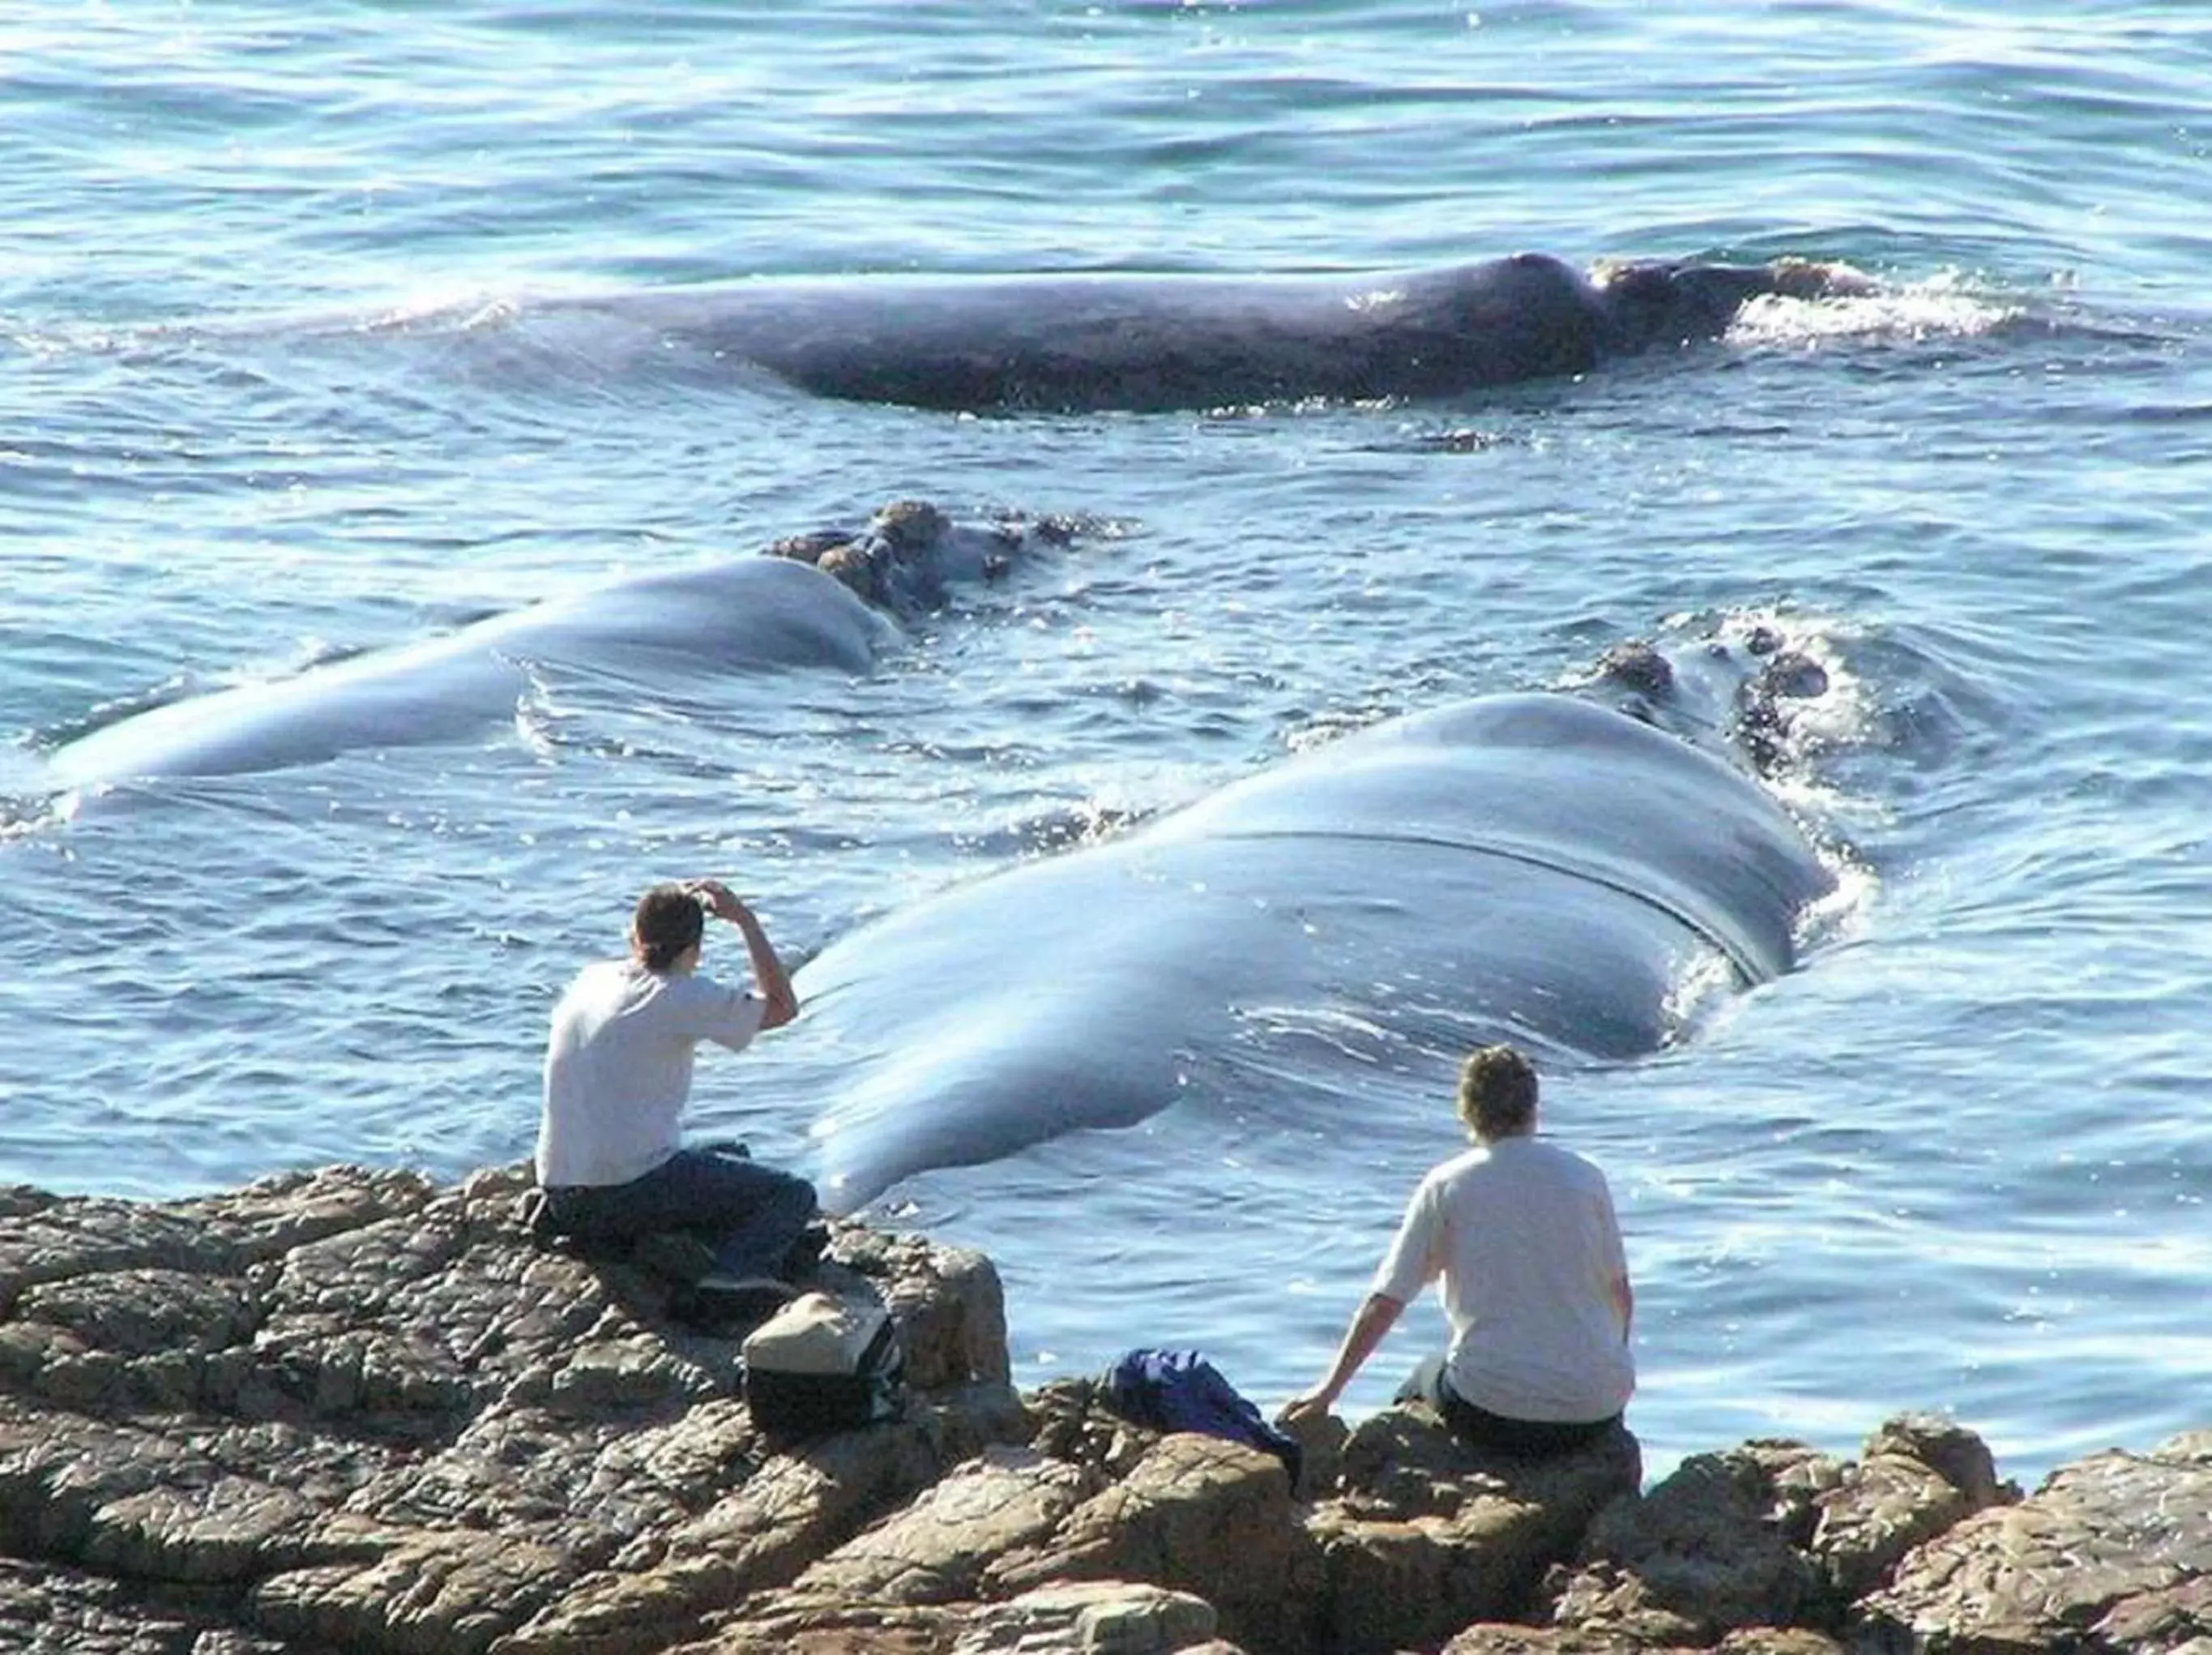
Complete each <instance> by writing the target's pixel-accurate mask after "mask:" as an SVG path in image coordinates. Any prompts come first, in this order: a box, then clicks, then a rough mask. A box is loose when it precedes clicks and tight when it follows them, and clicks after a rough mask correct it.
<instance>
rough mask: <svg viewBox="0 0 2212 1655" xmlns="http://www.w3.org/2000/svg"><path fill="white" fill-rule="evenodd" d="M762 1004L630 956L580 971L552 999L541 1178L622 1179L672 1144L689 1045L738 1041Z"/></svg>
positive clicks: (655, 1161)
mask: <svg viewBox="0 0 2212 1655" xmlns="http://www.w3.org/2000/svg"><path fill="white" fill-rule="evenodd" d="M766 1011H767V1007H766V1005H765V1003H764V1002H763V1001H760V1000H759V999H757V998H756V997H755V996H753V995H750V994H747V993H746V992H745V991H744V989H730V988H725V987H724V986H723V985H722V984H720V983H716V982H714V980H713V979H712V978H709V977H699V976H696V975H690V976H677V975H670V976H666V977H663V976H660V975H658V974H656V973H654V972H652V971H648V970H646V969H645V967H643V966H642V965H640V964H637V962H636V961H635V960H628V959H603V960H599V961H596V962H594V963H593V964H590V965H586V967H585V968H584V969H583V970H581V971H580V972H579V973H577V976H576V980H575V982H574V983H571V984H569V985H568V993H567V994H565V995H562V996H561V1003H560V1004H559V1005H558V1006H556V1007H554V1008H553V1032H552V1037H551V1038H550V1039H549V1040H548V1041H547V1042H546V1044H545V1109H544V1116H543V1117H541V1119H540V1120H539V1123H538V1183H543V1184H574V1183H588V1184H611V1183H629V1181H630V1180H631V1179H632V1178H640V1177H644V1176H645V1175H646V1174H647V1172H650V1171H653V1168H654V1167H656V1166H658V1165H660V1164H661V1162H663V1161H665V1160H666V1159H668V1158H669V1157H670V1156H671V1155H672V1154H674V1153H676V1150H677V1148H678V1145H679V1144H680V1143H681V1142H682V1141H683V1129H684V1102H685V1100H686V1099H688V1098H690V1095H691V1050H692V1048H693V1047H695V1046H696V1045H697V1044H699V1042H701V1041H702V1040H712V1041H714V1042H716V1043H718V1044H721V1045H725V1046H727V1047H728V1048H729V1049H730V1050H732V1051H739V1050H743V1049H744V1047H745V1046H746V1045H747V1044H749V1043H750V1041H751V1039H752V1037H753V1036H755V1035H756V1034H757V1033H759V1032H760V1026H761V1019H762V1017H763V1015H764V1014H765V1013H766Z"/></svg>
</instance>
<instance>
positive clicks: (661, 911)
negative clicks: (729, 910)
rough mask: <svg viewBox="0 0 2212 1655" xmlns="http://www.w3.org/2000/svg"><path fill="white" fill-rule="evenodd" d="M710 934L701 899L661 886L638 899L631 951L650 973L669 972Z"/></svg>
mask: <svg viewBox="0 0 2212 1655" xmlns="http://www.w3.org/2000/svg"><path fill="white" fill-rule="evenodd" d="M706 930H707V915H706V912H705V910H703V909H702V908H701V907H700V906H699V898H698V897H695V896H693V895H692V894H691V892H690V891H689V890H687V889H686V888H685V887H684V886H683V885H655V886H653V889H652V890H650V891H647V892H646V893H645V894H644V895H643V896H642V897H639V898H638V899H637V911H636V912H635V914H633V915H631V916H630V922H629V944H630V948H631V951H632V952H635V954H636V956H637V958H638V963H639V964H641V965H643V966H644V967H645V969H646V970H648V971H665V970H667V969H668V968H669V967H670V966H671V965H673V964H676V962H677V960H678V958H679V957H680V956H681V955H682V954H683V952H684V950H685V949H687V948H689V947H690V946H692V945H693V944H694V943H696V942H697V941H698V940H699V939H700V938H701V937H702V935H704V934H706Z"/></svg>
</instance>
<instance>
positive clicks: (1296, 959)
mask: <svg viewBox="0 0 2212 1655" xmlns="http://www.w3.org/2000/svg"><path fill="white" fill-rule="evenodd" d="M1777 659H1779V656H1778V657H1777ZM1806 692H1808V691H1807V689H1806V686H1804V685H1786V686H1785V688H1784V690H1783V691H1782V692H1781V693H1782V694H1783V695H1785V696H1787V695H1795V694H1800V693H1806ZM1653 700H1654V697H1653V696H1651V695H1650V694H1647V693H1646V692H1645V691H1644V690H1638V691H1637V692H1635V693H1632V694H1628V695H1624V696H1621V697H1617V698H1615V699H1612V700H1608V699H1607V698H1604V697H1598V696H1592V695H1587V694H1582V693H1573V692H1569V691H1530V692H1525V693H1520V694H1513V695H1504V696H1498V697H1481V698H1476V699H1472V700H1468V701H1466V702H1462V703H1454V704H1451V705H1449V706H1445V707H1442V708H1438V709H1431V710H1429V711H1425V712H1419V713H1413V714H1408V715H1404V716H1401V717H1399V718H1397V719H1395V720H1392V721H1387V722H1383V723H1381V724H1377V725H1375V726H1372V727H1369V728H1367V729H1365V730H1364V731H1363V732H1361V733H1357V734H1353V735H1350V736H1346V737H1343V738H1340V739H1336V740H1334V741H1332V742H1329V743H1328V744H1326V745H1322V746H1321V747H1319V748H1317V749H1314V750H1311V751H1308V752H1306V753H1304V754H1303V755H1301V756H1298V757H1297V758H1291V759H1289V760H1287V761H1285V762H1283V763H1281V764H1279V765H1277V766H1275V767H1273V768H1271V769H1267V770H1261V771H1259V772H1257V773H1255V774H1253V775H1251V776H1247V777H1244V778H1242V779H1239V780H1237V781H1236V782H1232V783H1231V784H1230V785H1228V786H1226V787H1225V788H1223V789H1221V790H1220V791H1219V792H1218V793H1216V794H1212V795H1211V796H1210V797H1207V798H1205V799H1202V800H1199V801H1198V802H1196V803H1194V804H1191V805H1189V806H1185V807H1183V808H1182V809H1179V810H1176V811H1174V812H1170V813H1168V814H1165V815H1164V816H1161V817H1158V818H1154V819H1152V821H1150V822H1148V823H1146V824H1144V825H1142V826H1141V827H1139V828H1138V829H1136V830H1134V831H1129V832H1127V833H1126V834H1124V835H1122V836H1121V837H1115V838H1112V839H1109V840H1106V841H1104V842H1103V843H1094V844H1091V845H1089V846H1086V847H1084V848H1082V849H1076V850H1073V851H1070V852H1066V853H1063V854H1060V855H1051V856H1047V857H1043V858H1041V859H1039V860H1036V861H1030V862H1027V863H1024V864H1021V865H1018V866H1017V867H1013V868H1012V869H1010V870H1008V871H1005V872H1001V873H994V874H991V875H987V876H984V877H982V878H981V879H977V880H975V881H974V882H973V883H969V884H966V885H960V886H957V887H956V888H954V889H953V890H951V891H949V892H947V893H945V894H943V895H941V896H939V897H933V898H930V899H927V900H925V901H922V902H921V903H919V904H915V906H913V907H911V908H909V909H906V910H896V911H894V912H892V913H890V914H889V915H888V916H884V917H883V918H881V919H879V920H877V921H874V922H870V923H867V924H865V925H862V926H860V927H859V928H856V929H855V930H854V931H852V932H850V933H848V934H846V935H844V936H842V937H841V938H839V939H837V940H835V941H833V942H832V943H831V944H830V945H829V946H828V947H826V948H824V949H823V951H822V952H820V953H818V954H817V955H816V956H815V957H814V958H812V959H811V960H809V961H808V962H807V963H806V964H805V965H804V966H802V968H801V969H800V970H799V973H798V974H797V977H796V979H795V982H796V986H797V988H798V989H799V994H800V996H801V999H802V1001H803V1002H804V1004H805V1013H804V1021H803V1023H802V1025H801V1030H802V1031H803V1033H804V1035H805V1038H806V1040H807V1041H808V1042H809V1043H810V1044H811V1045H812V1047H813V1049H814V1050H817V1051H820V1052H826V1053H829V1054H831V1055H833V1056H834V1059H835V1062H836V1073H835V1079H834V1080H833V1081H831V1082H829V1083H827V1085H826V1089H827V1090H828V1091H829V1093H830V1095H831V1101H830V1102H829V1104H827V1106H826V1107H824V1108H823V1109H821V1110H819V1111H818V1113H817V1114H816V1115H815V1116H814V1117H813V1118H812V1119H811V1123H810V1125H809V1129H808V1132H809V1136H810V1139H811V1145H810V1152H811V1156H812V1159H813V1162H814V1165H813V1167H812V1175H813V1177H814V1178H815V1181H816V1183H817V1188H818V1189H819V1190H821V1192H822V1198H823V1203H824V1205H825V1207H827V1208H829V1209H830V1210H832V1211H834V1212H839V1213H851V1212H854V1211H857V1210H859V1209H860V1208H862V1207H864V1206H866V1205H867V1204H868V1203H870V1202H873V1201H875V1200H876V1199H877V1198H878V1197H879V1196H883V1195H884V1192H885V1191H887V1190H892V1189H893V1188H894V1187H895V1186H898V1185H900V1184H901V1183H902V1181H905V1180H908V1179H911V1178H913V1177H916V1176H917V1175H920V1174H923V1173H926V1172H928V1171H933V1170H935V1169H938V1168H943V1167H953V1166H963V1165H977V1164H981V1163H986V1162H991V1161H996V1160H1000V1159H1004V1158H1006V1157H1009V1156H1013V1155H1016V1154H1018V1153H1019V1152H1021V1151H1022V1150H1024V1149H1025V1148H1028V1147H1030V1146H1033V1145H1036V1144H1039V1143H1042V1142H1044V1141H1048V1140H1050V1139H1054V1138H1056V1137H1059V1136H1061V1135H1066V1134H1071V1133H1077V1132H1084V1131H1098V1130H1106V1129H1118V1128H1127V1127H1132V1126H1134V1125H1137V1124H1138V1123H1142V1122H1144V1121H1146V1120H1147V1119H1148V1118H1149V1117H1152V1115H1154V1114H1156V1113H1158V1111H1161V1110H1165V1109H1167V1108H1168V1107H1169V1106H1170V1104H1174V1103H1176V1101H1177V1100H1178V1098H1181V1097H1182V1096H1183V1095H1184V1094H1185V1093H1186V1092H1188V1091H1189V1090H1191V1089H1192V1088H1194V1087H1198V1088H1210V1089H1212V1090H1213V1091H1215V1092H1218V1091H1219V1090H1220V1089H1222V1088H1224V1087H1226V1086H1233V1085H1234V1084H1235V1083H1234V1081H1233V1080H1232V1079H1231V1076H1232V1074H1233V1073H1234V1072H1235V1071H1236V1070H1237V1068H1239V1067H1240V1066H1242V1068H1243V1069H1244V1071H1245V1072H1246V1073H1247V1074H1253V1073H1256V1074H1258V1075H1259V1076H1260V1077H1261V1078H1260V1079H1259V1080H1257V1081H1256V1082H1254V1083H1252V1084H1251V1086H1250V1087H1249V1090H1250V1091H1252V1092H1254V1093H1255V1094H1265V1093H1267V1092H1270V1091H1279V1089H1280V1087H1279V1084H1278V1082H1279V1077H1280V1075H1281V1074H1284V1073H1286V1072H1290V1070H1291V1067H1293V1066H1296V1065H1298V1064H1302V1063H1303V1062H1304V1061H1305V1060H1304V1059H1302V1058H1292V1057H1290V1056H1285V1052H1284V1051H1282V1050H1276V1048H1278V1047H1280V1046H1282V1044H1283V1043H1284V1042H1285V1040H1288V1041H1289V1042H1290V1044H1291V1046H1292V1047H1295V1048H1296V1049H1297V1050H1299V1051H1309V1050H1322V1049H1325V1048H1328V1047H1332V1046H1335V1047H1341V1046H1342V1045H1344V1044H1345V1043H1346V1041H1350V1042H1352V1044H1355V1045H1357V1044H1360V1043H1362V1042H1364V1043H1366V1044H1368V1045H1370V1046H1372V1047H1375V1049H1376V1050H1371V1051H1370V1052H1369V1053H1368V1054H1367V1055H1366V1056H1365V1057H1364V1058H1361V1059H1358V1060H1357V1061H1365V1062H1374V1061H1377V1059H1376V1052H1377V1051H1380V1050H1383V1049H1385V1048H1387V1046H1388V1044H1389V1043H1390V1042H1391V1041H1409V1042H1413V1043H1414V1044H1417V1045H1418V1046H1419V1047H1421V1048H1423V1049H1424V1050H1428V1051H1431V1052H1433V1053H1438V1054H1450V1055H1454V1056H1455V1055H1456V1054H1458V1053H1460V1052H1462V1051H1464V1050H1467V1049H1468V1048H1471V1047H1472V1046H1474V1045H1478V1044H1486V1043H1488V1042H1491V1041H1493V1040H1510V1041H1512V1042H1515V1043H1516V1044H1521V1045H1522V1047H1523V1048H1524V1049H1525V1050H1529V1051H1531V1053H1532V1054H1534V1055H1537V1056H1539V1057H1540V1060H1541V1061H1561V1060H1565V1061H1566V1062H1571V1063H1578V1064H1583V1065H1587V1064H1591V1063H1602V1062H1617V1061H1624V1060H1626V1059H1629V1058H1632V1057H1635V1056H1641V1055H1645V1054H1648V1053H1650V1052H1651V1051H1653V1050H1657V1049H1658V1048H1660V1047H1661V1046H1662V1045H1663V1044H1668V1042H1670V1041H1671V1040H1672V1039H1673V1038H1674V1037H1676V1035H1677V1034H1678V1033H1679V1032H1680V1031H1681V1029H1682V1028H1683V1027H1685V1026H1686V1019H1687V1018H1688V1016H1689V1014H1690V1013H1689V1011H1688V1009H1687V1008H1688V1007H1689V1006H1690V1005H1691V1004H1692V998H1691V997H1689V996H1688V995H1686V985H1693V984H1695V983H1699V982H1705V983H1711V984H1717V985H1718V989H1719V991H1720V992H1723V993H1725V992H1726V991H1727V990H1728V989H1730V988H1736V987H1742V986H1747V985H1749V984H1752V983H1763V982H1765V981H1768V980H1771V979H1772V978H1774V977H1778V976H1779V975H1780V974H1782V973H1784V972H1785V971H1787V970H1790V969H1791V967H1792V965H1793V964H1794V963H1795V959H1796V952H1795V950H1796V935H1797V928H1798V926H1799V924H1800V922H1801V920H1802V916H1804V915H1805V914H1806V913H1807V911H1808V908H1809V906H1810V905H1811V904H1815V903H1816V902H1818V901H1819V900H1820V898H1821V897H1824V896H1826V894H1827V893H1829V892H1831V891H1833V890H1834V889H1835V886H1836V880H1835V876H1834V874H1833V873H1832V872H1831V870H1830V868H1829V867H1828V865H1827V863H1826V861H1824V860H1823V858H1822V856H1821V855H1820V852H1819V850H1818V849H1817V848H1816V846H1815V845H1814V843H1813V842H1812V840H1811V839H1810V838H1809V837H1808V835H1807V834H1806V832H1805V831H1804V830H1803V829H1802V827H1801V826H1800V825H1799V824H1798V822H1797V821H1796V818H1794V817H1793V816H1792V815H1791V814H1790V812H1788V811H1787V810H1785V809H1784V807H1783V806H1782V805H1781V804H1780V803H1778V800H1777V798H1776V796H1775V794H1773V793H1771V791H1769V790H1768V789H1767V788H1765V787H1764V786H1762V785H1761V783H1760V782H1759V780H1757V779H1756V778H1755V777H1754V776H1753V774H1752V772H1751V770H1749V769H1748V768H1747V766H1746V765H1745V764H1741V763H1739V762H1737V760H1736V759H1735V758H1734V757H1733V756H1731V754H1730V752H1729V751H1725V750H1723V747H1722V745H1720V744H1717V743H1713V742H1710V741H1705V740H1703V739H1692V735H1691V734H1690V733H1678V732H1677V731H1676V730H1675V729H1671V728H1668V727H1662V723H1661V722H1659V721H1656V720H1655V719H1654V717H1653V716H1652V703H1653ZM1747 704H1751V705H1757V706H1763V707H1764V708H1765V709H1768V712H1769V713H1770V714H1771V709H1773V708H1774V707H1775V706H1776V705H1777V704H1778V703H1777V700H1776V697H1774V696H1773V695H1771V694H1768V695H1764V696H1761V697H1756V698H1753V700H1751V701H1750V702H1748V703H1747ZM1298 1031H1305V1032H1306V1033H1307V1034H1309V1035H1310V1034H1312V1033H1313V1032H1314V1031H1321V1032H1322V1035H1323V1036H1324V1037H1323V1038H1322V1039H1320V1040H1317V1041H1316V1040H1313V1039H1306V1040H1304V1041H1300V1040H1299V1039H1297V1033H1298ZM1243 1101H1244V1102H1253V1101H1254V1100H1253V1099H1249V1098H1248V1099H1245V1100H1243ZM1229 1106H1230V1107H1241V1106H1242V1104H1240V1103H1238V1102H1237V1100H1234V1099H1232V1100H1231V1104H1230V1105H1229ZM1255 1106H1264V1097H1261V1099H1260V1101H1259V1102H1257V1103H1255Z"/></svg>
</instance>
